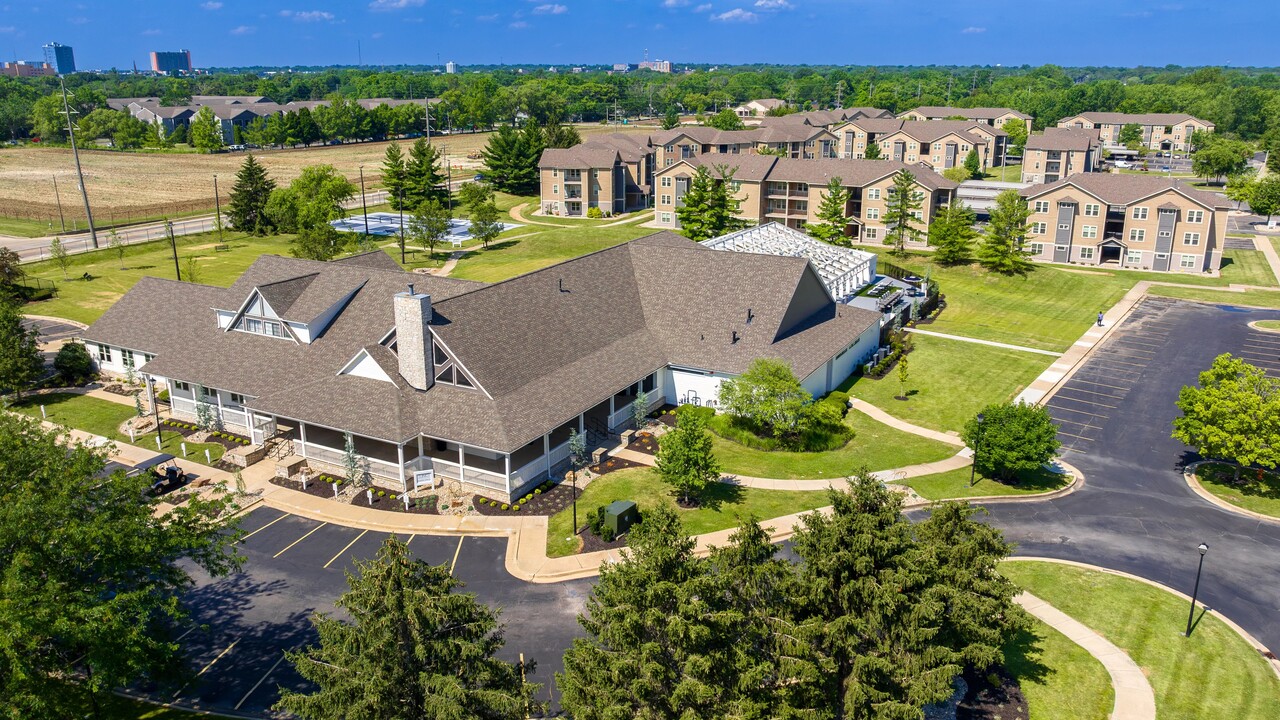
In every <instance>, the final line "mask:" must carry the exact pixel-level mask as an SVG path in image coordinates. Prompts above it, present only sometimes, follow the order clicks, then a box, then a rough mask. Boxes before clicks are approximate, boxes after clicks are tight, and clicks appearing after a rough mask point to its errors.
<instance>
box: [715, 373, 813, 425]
mask: <svg viewBox="0 0 1280 720" xmlns="http://www.w3.org/2000/svg"><path fill="white" fill-rule="evenodd" d="M812 399H813V396H812V395H810V394H809V392H808V391H807V390H805V389H804V386H802V385H801V384H800V380H799V379H798V378H796V375H795V373H794V372H792V371H791V366H790V365H788V364H787V363H785V362H783V361H781V360H776V359H773V358H757V359H755V360H753V361H752V362H751V366H750V367H749V368H747V371H746V372H744V373H742V374H741V375H739V376H738V377H736V378H732V379H730V380H725V381H724V382H722V383H721V384H720V407H721V408H722V409H723V410H724V411H725V412H726V413H728V414H730V415H732V416H734V417H735V418H740V419H741V420H743V421H745V422H746V423H748V424H749V425H751V426H753V427H754V428H755V429H757V430H758V431H760V432H761V433H762V434H772V435H774V436H775V437H777V436H782V435H785V434H788V433H792V432H795V430H796V428H797V427H798V426H799V423H800V419H801V416H802V415H803V412H804V407H805V405H807V404H809V402H810V401H811V400H812Z"/></svg>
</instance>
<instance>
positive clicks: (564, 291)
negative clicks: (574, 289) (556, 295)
mask: <svg viewBox="0 0 1280 720" xmlns="http://www.w3.org/2000/svg"><path fill="white" fill-rule="evenodd" d="M559 288H560V292H562V293H567V292H569V291H568V290H565V289H564V278H560V285H559Z"/></svg>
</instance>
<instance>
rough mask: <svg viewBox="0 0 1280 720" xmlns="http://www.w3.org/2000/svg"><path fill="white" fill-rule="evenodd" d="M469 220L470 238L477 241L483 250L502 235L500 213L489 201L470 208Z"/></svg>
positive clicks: (502, 225)
mask: <svg viewBox="0 0 1280 720" xmlns="http://www.w3.org/2000/svg"><path fill="white" fill-rule="evenodd" d="M470 219H471V237H474V238H476V239H478V240H479V241H480V243H481V244H482V245H484V247H485V249H488V247H489V243H491V242H493V241H494V240H496V239H497V237H498V236H499V235H501V234H502V229H503V227H504V224H503V222H502V212H501V211H500V210H498V206H497V205H495V204H493V201H491V200H490V201H486V202H482V203H480V204H479V205H477V206H475V207H473V208H471V218H470Z"/></svg>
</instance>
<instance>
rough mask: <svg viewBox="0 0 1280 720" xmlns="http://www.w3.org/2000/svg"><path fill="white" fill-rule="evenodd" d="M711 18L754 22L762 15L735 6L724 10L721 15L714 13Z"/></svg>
mask: <svg viewBox="0 0 1280 720" xmlns="http://www.w3.org/2000/svg"><path fill="white" fill-rule="evenodd" d="M711 19H712V20H718V21H720V22H741V23H752V22H755V21H757V20H759V19H760V16H759V15H757V14H755V13H753V12H748V11H746V10H743V9H742V8H734V9H732V10H730V11H728V12H722V13H720V14H719V15H712V16H711Z"/></svg>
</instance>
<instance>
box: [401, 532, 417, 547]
mask: <svg viewBox="0 0 1280 720" xmlns="http://www.w3.org/2000/svg"><path fill="white" fill-rule="evenodd" d="M416 537H418V534H417V533H414V534H412V535H410V536H409V539H408V540H405V541H404V544H405V547H408V546H409V543H411V542H413V539H414V538H416Z"/></svg>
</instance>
